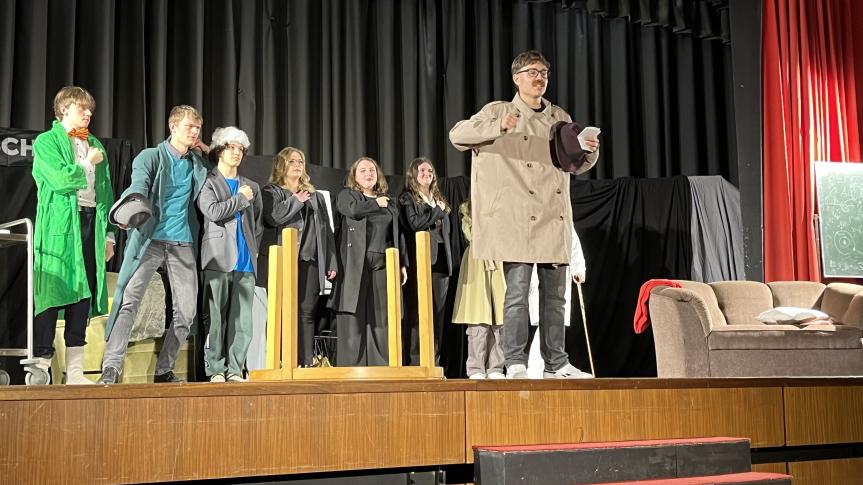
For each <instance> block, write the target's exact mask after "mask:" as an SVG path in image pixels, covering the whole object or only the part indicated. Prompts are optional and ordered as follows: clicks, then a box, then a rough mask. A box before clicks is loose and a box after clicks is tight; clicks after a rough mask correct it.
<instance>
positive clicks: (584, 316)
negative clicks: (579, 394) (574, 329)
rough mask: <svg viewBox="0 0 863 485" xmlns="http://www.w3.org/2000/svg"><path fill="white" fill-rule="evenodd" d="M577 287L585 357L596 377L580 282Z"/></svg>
mask: <svg viewBox="0 0 863 485" xmlns="http://www.w3.org/2000/svg"><path fill="white" fill-rule="evenodd" d="M575 286H576V287H578V303H579V305H581V322H582V323H584V340H585V341H586V342H587V358H588V359H590V373H591V374H593V377H596V369H594V367H593V352H591V351H590V335H588V334H587V312H585V311H584V293H582V292H581V283H576V284H575Z"/></svg>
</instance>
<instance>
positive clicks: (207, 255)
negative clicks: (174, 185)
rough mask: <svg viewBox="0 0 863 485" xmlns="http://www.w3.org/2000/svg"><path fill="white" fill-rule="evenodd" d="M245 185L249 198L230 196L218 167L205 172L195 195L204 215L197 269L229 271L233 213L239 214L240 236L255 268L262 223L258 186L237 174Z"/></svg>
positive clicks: (233, 252)
mask: <svg viewBox="0 0 863 485" xmlns="http://www.w3.org/2000/svg"><path fill="white" fill-rule="evenodd" d="M243 185H248V186H249V187H251V188H252V191H253V192H254V193H255V197H254V198H253V199H252V200H251V201H249V200H247V199H246V197H245V196H244V195H242V194H237V195H234V196H232V195H231V190H230V188H228V183H227V182H225V177H223V176H222V173H221V172H219V169H218V167H216V168H214V169H213V170H211V171H210V173H209V174H207V180H206V181H205V182H204V188H203V189H201V193H200V195H198V208H199V209H200V210H201V214H203V216H204V227H203V231H202V234H203V235H202V237H201V268H202V269H209V270H213V271H223V272H225V273H229V272H231V271H233V270H234V267H235V266H236V265H237V219H236V217H235V215H236V214H237V212H242V215H243V236H244V237H245V238H246V245H247V246H248V247H249V255H250V256H251V258H252V265H253V266H254V268H255V272H256V273H257V271H258V248H259V247H260V245H261V235H262V234H263V231H264V226H263V224H262V223H261V214H262V213H263V211H262V204H261V189H260V187H259V186H258V184H257V183H255V182H253V181H252V180H250V179H247V178H246V177H243V176H240V186H243Z"/></svg>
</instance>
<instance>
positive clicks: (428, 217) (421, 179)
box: [399, 157, 453, 365]
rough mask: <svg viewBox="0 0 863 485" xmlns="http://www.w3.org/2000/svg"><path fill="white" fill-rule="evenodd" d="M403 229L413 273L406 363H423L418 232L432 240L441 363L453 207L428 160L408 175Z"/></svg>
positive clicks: (417, 162)
mask: <svg viewBox="0 0 863 485" xmlns="http://www.w3.org/2000/svg"><path fill="white" fill-rule="evenodd" d="M399 209H400V211H399V212H400V217H401V224H402V228H403V230H404V233H405V240H406V242H407V248H408V259H409V261H410V264H409V267H410V273H409V274H408V284H407V285H406V286H405V319H404V325H403V327H402V339H403V342H404V356H405V358H404V360H405V363H407V364H410V365H417V364H419V358H420V356H419V325H418V310H419V308H418V306H419V305H418V302H417V278H416V272H417V264H416V233H417V232H419V231H428V232H429V234H430V239H431V248H430V250H431V270H432V278H431V280H432V281H431V283H432V300H433V314H434V358H435V365H437V364H439V363H440V354H441V343H442V340H443V330H444V309H445V307H446V297H447V291H448V289H449V277H450V276H451V275H452V266H453V265H452V248H451V245H450V220H449V213H450V207H449V204H448V203H447V200H446V198H445V197H444V196H443V194H441V192H440V190H439V189H438V186H437V174H436V173H435V169H434V166H433V165H432V163H431V160H429V159H428V158H424V157H420V158H416V159H414V160H413V161H412V162H411V164H410V167H409V168H408V171H407V173H406V174H405V186H404V191H403V192H402V193H401V195H400V196H399Z"/></svg>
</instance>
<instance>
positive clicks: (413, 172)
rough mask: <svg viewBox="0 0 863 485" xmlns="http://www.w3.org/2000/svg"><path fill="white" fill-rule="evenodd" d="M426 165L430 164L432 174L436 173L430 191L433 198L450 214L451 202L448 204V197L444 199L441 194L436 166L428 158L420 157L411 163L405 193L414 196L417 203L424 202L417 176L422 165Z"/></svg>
mask: <svg viewBox="0 0 863 485" xmlns="http://www.w3.org/2000/svg"><path fill="white" fill-rule="evenodd" d="M424 163H427V164H429V166H431V168H432V172H433V173H434V179H433V180H432V183H431V185H429V191H431V195H432V198H433V199H434V200H435V201H438V200H439V201H441V202H443V206H444V212H446V213H447V214H449V213H450V207H449V202H447V200H446V197H444V196H443V194H441V192H440V189H438V186H437V170H435V168H434V165H433V164H432V162H431V160H429V159H428V158H426V157H418V158H414V159H413V161H411V164H410V166H409V167H408V171H407V173H406V174H405V192H409V193H410V194H411V195H412V196H413V198H414V200H416V201H417V202H423V198H422V195H420V194H421V192H422V189H420V184H419V182H417V175H418V174H419V171H420V165H422V164H424Z"/></svg>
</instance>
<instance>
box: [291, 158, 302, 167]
mask: <svg viewBox="0 0 863 485" xmlns="http://www.w3.org/2000/svg"><path fill="white" fill-rule="evenodd" d="M304 163H306V161H305V160H295V159H293V158H292V159H290V160H288V165H302V164H304Z"/></svg>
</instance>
